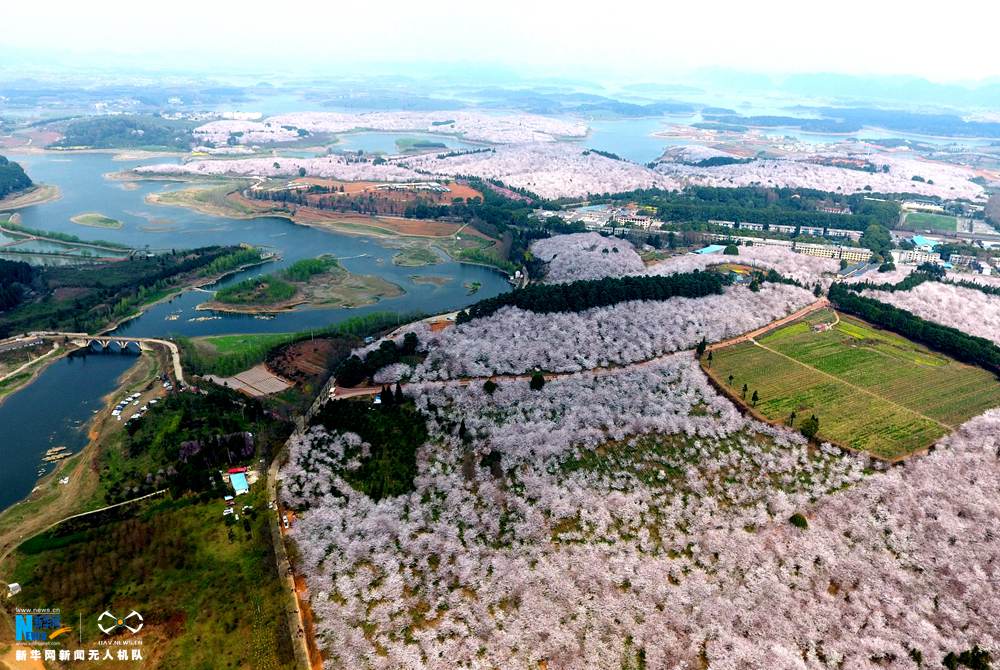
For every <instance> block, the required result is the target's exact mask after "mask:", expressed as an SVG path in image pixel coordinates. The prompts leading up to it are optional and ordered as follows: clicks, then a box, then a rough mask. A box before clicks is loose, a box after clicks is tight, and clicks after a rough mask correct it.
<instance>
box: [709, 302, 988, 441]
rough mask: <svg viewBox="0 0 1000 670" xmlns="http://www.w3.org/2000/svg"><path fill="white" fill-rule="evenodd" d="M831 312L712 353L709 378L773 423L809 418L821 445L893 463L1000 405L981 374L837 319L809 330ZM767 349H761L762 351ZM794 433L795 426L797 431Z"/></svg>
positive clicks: (854, 322)
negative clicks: (728, 387) (827, 442)
mask: <svg viewBox="0 0 1000 670" xmlns="http://www.w3.org/2000/svg"><path fill="white" fill-rule="evenodd" d="M833 317H834V314H833V312H832V311H830V310H823V311H822V312H820V313H817V314H814V315H810V318H809V320H803V321H799V322H795V323H792V324H789V325H787V326H785V327H782V328H779V329H777V330H775V331H772V332H771V333H768V334H767V335H765V336H764V337H762V338H760V339H759V340H758V341H759V343H760V345H762V346H757V345H755V344H754V343H752V342H744V343H740V344H737V345H733V346H731V347H726V348H724V349H720V350H716V351H714V352H713V362H712V368H711V370H710V372H711V373H712V375H713V376H714V377H715V378H716V379H717V380H719V381H720V382H722V383H723V384H725V385H729V380H728V378H729V375H732V376H733V382H732V385H731V389H732V392H733V393H734V394H735V395H736V396H737V397H739V396H740V395H741V392H742V387H743V384H746V385H747V395H746V402H747V403H748V404H749V403H750V397H751V395H752V394H753V392H754V391H756V392H757V393H758V395H759V401H758V402H757V405H756V408H755V409H756V411H757V412H759V413H760V414H763V415H764V416H765V417H767V418H768V419H771V420H774V421H787V420H788V419H789V417H790V415H791V414H792V412H794V413H795V414H796V416H797V418H798V420H799V421H801V420H802V419H805V418H806V417H808V416H810V415H812V414H815V415H816V416H817V417H819V419H820V428H819V437H820V438H821V439H826V440H830V441H833V442H837V443H839V444H842V445H845V446H848V447H851V448H854V449H859V450H862V451H867V452H869V453H871V454H873V455H875V456H879V457H881V458H886V459H894V458H898V457H901V456H905V455H906V454H908V453H911V452H913V451H915V450H918V449H921V448H923V447H926V446H928V445H930V444H931V443H933V442H934V441H935V440H937V439H938V438H939V437H941V436H942V435H944V434H945V433H947V432H948V431H949V429H950V428H951V427H954V426H957V425H958V424H960V423H962V422H964V421H967V420H968V419H970V418H972V417H973V416H976V415H977V414H980V413H981V412H983V411H985V410H986V409H988V408H990V407H995V406H997V405H1000V383H998V382H997V379H996V377H995V376H994V375H992V374H991V373H989V372H987V371H986V370H983V369H981V368H978V367H973V366H969V365H965V364H963V363H959V362H957V361H955V360H953V359H951V358H949V357H947V356H944V355H943V354H939V353H937V352H934V351H931V350H929V349H927V348H926V347H923V346H921V345H918V344H915V343H913V342H910V341H909V340H907V339H905V338H902V337H900V336H898V335H895V334H894V333H890V332H888V331H884V330H878V329H875V328H873V327H872V326H869V325H868V324H865V323H863V322H861V321H859V320H857V319H854V318H851V317H847V316H843V315H841V317H840V323H838V324H837V325H836V326H833V327H832V328H829V329H828V330H825V331H823V330H820V331H817V330H814V329H813V327H812V326H813V325H814V324H816V323H819V322H821V321H823V320H826V321H827V322H830V321H831V320H832V319H833ZM765 347H766V348H765ZM796 425H797V424H796Z"/></svg>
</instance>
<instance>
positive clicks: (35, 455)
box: [0, 353, 136, 509]
mask: <svg viewBox="0 0 1000 670" xmlns="http://www.w3.org/2000/svg"><path fill="white" fill-rule="evenodd" d="M135 360H136V357H135V356H134V355H128V354H91V353H87V354H73V355H69V356H65V357H63V358H60V359H59V360H57V361H56V362H54V363H52V365H50V366H49V367H48V368H46V369H45V371H44V372H43V373H42V374H41V375H39V377H38V379H36V380H35V381H34V382H33V383H31V384H29V385H28V386H26V387H25V388H23V389H21V390H20V391H18V392H17V393H14V394H13V395H10V396H8V397H7V398H6V399H5V400H4V401H3V402H2V403H0V509H5V508H6V507H8V506H9V505H12V504H13V503H15V502H17V501H18V500H20V499H21V498H24V497H25V496H26V495H28V494H29V493H30V492H31V489H32V487H34V485H35V479H36V477H37V476H38V471H39V468H40V466H42V456H44V455H45V451H46V450H48V449H51V448H53V447H60V446H62V447H66V448H67V449H68V450H69V451H71V452H74V453H75V452H77V451H79V450H80V449H82V448H83V447H84V446H86V444H87V425H88V423H89V421H90V418H91V417H92V416H93V413H94V411H96V410H99V409H100V408H101V406H102V404H101V398H102V397H103V396H105V395H107V394H108V393H111V391H113V390H114V389H115V387H116V386H117V385H118V384H117V380H118V377H119V376H120V375H122V374H123V373H124V372H125V371H126V370H128V369H129V367H131V365H132V364H133V363H135ZM44 469H45V471H46V472H50V471H51V470H52V465H51V464H48V465H46V466H45V468H44Z"/></svg>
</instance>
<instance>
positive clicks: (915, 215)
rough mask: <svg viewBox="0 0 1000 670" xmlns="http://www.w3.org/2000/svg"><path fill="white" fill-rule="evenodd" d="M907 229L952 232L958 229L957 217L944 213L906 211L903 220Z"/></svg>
mask: <svg viewBox="0 0 1000 670" xmlns="http://www.w3.org/2000/svg"><path fill="white" fill-rule="evenodd" d="M903 228H905V229H907V230H942V231H951V232H954V231H955V230H957V229H958V219H956V218H955V217H954V216H949V215H946V214H931V213H929V212H908V213H907V214H906V219H905V220H904V221H903Z"/></svg>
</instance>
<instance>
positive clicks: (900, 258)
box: [892, 249, 941, 265]
mask: <svg viewBox="0 0 1000 670" xmlns="http://www.w3.org/2000/svg"><path fill="white" fill-rule="evenodd" d="M892 259H893V261H894V262H895V263H896V265H920V264H921V263H940V262H941V254H939V253H935V252H933V251H926V250H924V249H896V250H894V251H893V252H892Z"/></svg>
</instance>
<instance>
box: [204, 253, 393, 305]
mask: <svg viewBox="0 0 1000 670" xmlns="http://www.w3.org/2000/svg"><path fill="white" fill-rule="evenodd" d="M403 292H404V291H403V289H402V288H400V287H399V286H397V285H396V284H393V283H392V282H389V281H386V280H385V279H382V278H381V277H376V276H374V275H356V274H353V273H351V272H349V271H348V270H347V269H345V268H344V267H343V266H342V265H341V264H340V263H339V262H338V261H337V259H336V258H333V257H332V256H320V257H319V258H307V259H303V260H300V261H297V262H296V263H294V264H292V265H291V266H289V267H288V268H285V269H284V270H281V271H280V272H275V273H272V274H267V275H262V276H259V277H251V278H249V279H245V280H244V281H241V282H238V283H236V284H233V285H232V286H226V287H224V288H222V289H219V290H218V291H217V292H216V294H215V298H214V299H212V300H210V301H208V302H205V303H202V304H201V305H198V309H211V310H216V311H220V312H242V313H257V312H278V311H284V310H289V309H293V308H294V307H297V306H299V305H313V306H329V307H361V306H363V305H371V304H373V303H376V302H378V301H379V300H381V299H382V298H395V297H397V296H400V295H402V294H403Z"/></svg>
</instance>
